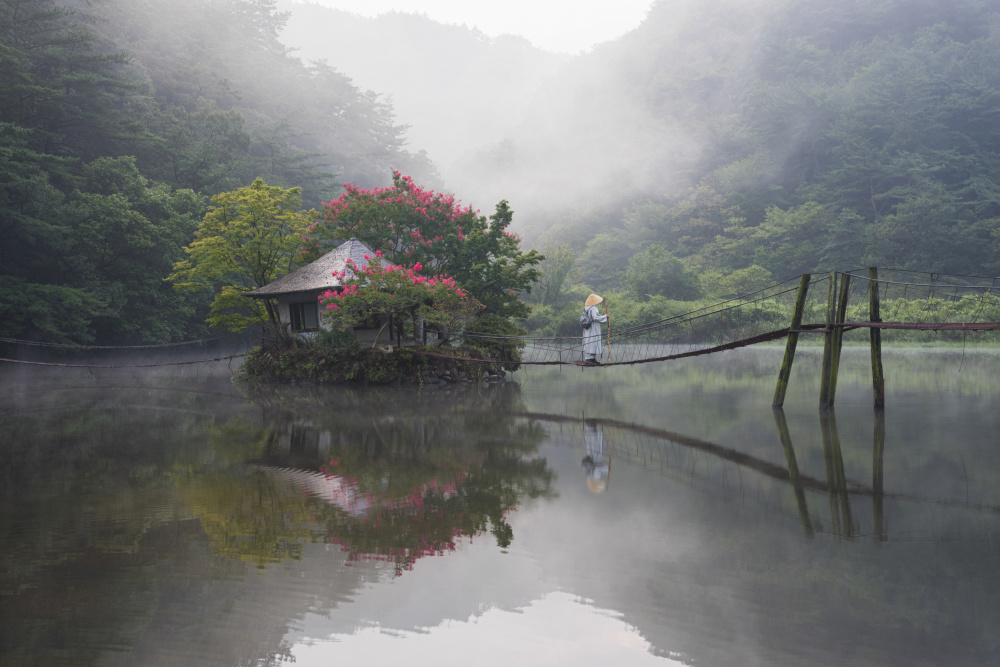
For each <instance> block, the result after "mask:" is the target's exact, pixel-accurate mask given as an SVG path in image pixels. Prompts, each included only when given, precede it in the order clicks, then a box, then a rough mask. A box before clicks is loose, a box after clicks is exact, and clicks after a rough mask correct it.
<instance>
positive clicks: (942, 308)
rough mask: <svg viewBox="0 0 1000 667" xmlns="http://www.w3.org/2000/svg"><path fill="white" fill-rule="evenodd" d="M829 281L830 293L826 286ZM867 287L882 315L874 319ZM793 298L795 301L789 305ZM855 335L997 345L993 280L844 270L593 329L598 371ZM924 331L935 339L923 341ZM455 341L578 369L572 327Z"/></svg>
mask: <svg viewBox="0 0 1000 667" xmlns="http://www.w3.org/2000/svg"><path fill="white" fill-rule="evenodd" d="M831 280H832V281H833V284H834V287H835V288H836V289H831ZM873 285H874V286H875V290H874V292H875V294H874V298H875V300H876V303H879V304H881V315H882V316H879V317H874V318H873V316H872V314H871V313H872V311H871V305H872V291H873V290H872V286H873ZM824 287H825V288H826V289H824ZM838 290H839V292H840V293H839V294H836V292H837V291H838ZM800 297H803V298H802V303H799V304H797V300H798V299H799V298H800ZM835 297H837V298H836V300H838V301H840V302H842V303H843V304H844V312H843V313H842V314H841V317H840V318H839V319H838V318H834V319H832V320H830V321H828V312H829V311H830V310H831V308H834V306H835V304H834V300H835ZM797 307H798V308H799V310H800V319H799V324H798V325H797V326H794V327H793V326H791V325H790V322H791V321H792V320H793V314H794V311H795V310H796V308H797ZM830 314H831V315H833V314H835V313H830ZM609 324H610V327H609V326H608V325H609ZM792 324H794V322H792ZM609 328H610V331H609ZM859 328H865V329H878V330H881V332H882V333H881V335H882V336H884V337H885V339H886V340H891V341H904V342H905V341H913V342H924V341H930V340H944V341H961V340H963V337H964V336H965V335H966V334H968V333H969V332H976V333H977V334H979V335H980V340H989V341H1000V278H993V277H981V276H955V275H947V274H941V273H928V272H918V271H910V270H904V269H882V270H881V274H879V273H878V272H876V273H874V274H871V273H867V272H864V273H863V272H861V271H858V270H851V271H845V272H831V273H829V274H823V275H818V276H813V275H808V282H807V283H805V294H803V283H802V277H796V278H793V279H790V280H786V281H784V282H782V283H778V284H776V285H771V286H769V287H766V288H763V289H760V290H757V291H755V292H752V293H749V294H744V295H741V296H739V297H735V298H732V299H728V300H725V301H721V302H718V303H714V304H710V305H707V306H703V307H700V308H697V309H694V310H690V311H686V312H683V313H679V314H677V315H674V316H671V317H667V318H663V319H659V320H655V321H651V322H646V323H643V324H639V325H634V326H628V327H623V328H618V327H616V326H615V317H614V312H613V311H612V313H611V318H610V322H609V323H608V324H605V325H603V329H602V332H601V337H602V339H601V343H602V348H603V350H602V357H601V359H600V361H601V364H602V365H604V366H619V365H628V364H640V363H651V362H658V361H669V360H674V359H682V358H686V357H692V356H698V355H703V354H712V353H715V352H722V351H725V350H732V349H736V348H739V347H746V346H749V345H756V344H759V343H766V342H773V341H776V340H780V339H782V338H785V337H787V336H788V335H789V333H793V334H809V333H813V334H823V335H825V334H827V333H829V332H831V331H832V330H834V329H840V330H842V331H843V332H846V331H850V330H853V329H859ZM931 332H939V333H938V335H937V336H936V337H929V336H930V335H931ZM461 336H462V337H463V338H464V339H465V340H466V341H468V342H471V343H473V344H475V343H479V344H483V343H494V344H503V343H507V344H510V343H516V344H517V345H519V346H521V348H522V349H521V361H520V363H522V364H525V365H560V364H573V365H579V364H580V363H582V361H583V358H584V346H585V340H584V336H583V332H582V330H581V335H579V336H564V337H534V336H494V335H490V334H484V333H477V332H463V333H462V334H461ZM841 336H842V334H841ZM837 344H838V345H839V344H840V342H839V341H838V343H837Z"/></svg>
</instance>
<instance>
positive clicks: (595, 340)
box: [583, 306, 608, 359]
mask: <svg viewBox="0 0 1000 667" xmlns="http://www.w3.org/2000/svg"><path fill="white" fill-rule="evenodd" d="M584 312H586V313H590V319H591V320H593V324H591V325H590V328H589V329H584V330H583V357H584V359H586V358H588V357H599V356H601V354H602V353H603V352H604V346H603V345H602V344H601V341H602V339H601V323H603V322H607V321H608V316H607V315H601V312H600V311H599V310H597V306H587V308H586V309H585V311H584Z"/></svg>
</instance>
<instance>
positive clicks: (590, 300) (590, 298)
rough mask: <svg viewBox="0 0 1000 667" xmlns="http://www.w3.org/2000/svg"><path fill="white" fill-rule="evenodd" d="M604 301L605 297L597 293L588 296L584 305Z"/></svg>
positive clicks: (592, 304)
mask: <svg viewBox="0 0 1000 667" xmlns="http://www.w3.org/2000/svg"><path fill="white" fill-rule="evenodd" d="M602 301H604V298H603V297H599V296H597V295H596V294H591V295H590V296H588V297H587V300H586V301H585V302H584V304H583V305H585V306H596V305H597V304H599V303H600V302H602Z"/></svg>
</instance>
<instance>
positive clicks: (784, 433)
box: [774, 408, 813, 538]
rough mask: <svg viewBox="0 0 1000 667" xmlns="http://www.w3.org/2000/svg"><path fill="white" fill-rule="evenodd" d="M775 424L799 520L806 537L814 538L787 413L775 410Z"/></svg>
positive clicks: (778, 409)
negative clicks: (786, 418)
mask: <svg viewBox="0 0 1000 667" xmlns="http://www.w3.org/2000/svg"><path fill="white" fill-rule="evenodd" d="M774 423H775V424H776V425H777V427H778V438H779V439H780V440H781V448H782V449H783V450H785V463H786V464H787V465H788V479H789V480H790V481H791V482H792V488H793V489H794V491H795V504H796V505H797V506H798V508H799V520H800V521H801V522H802V529H803V530H804V531H805V533H806V537H809V538H811V537H812V536H813V526H812V519H810V518H809V506H808V505H806V492H805V489H803V488H802V477H801V476H800V475H799V464H798V461H796V460H795V450H794V449H793V448H792V437H791V435H789V433H788V422H787V421H786V420H785V411H784V410H782V409H780V408H777V409H775V410H774Z"/></svg>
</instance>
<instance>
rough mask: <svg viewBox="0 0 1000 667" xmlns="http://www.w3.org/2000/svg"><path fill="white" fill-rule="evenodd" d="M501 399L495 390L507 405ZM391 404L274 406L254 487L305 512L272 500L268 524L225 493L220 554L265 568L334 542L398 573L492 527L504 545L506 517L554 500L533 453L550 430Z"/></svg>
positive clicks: (254, 506)
mask: <svg viewBox="0 0 1000 667" xmlns="http://www.w3.org/2000/svg"><path fill="white" fill-rule="evenodd" d="M505 391H506V392H508V393H509V391H510V389H509V388H508V389H506V390H505V389H503V388H496V389H494V390H493V392H494V393H496V394H498V395H499V398H500V399H501V400H503V398H504V397H503V396H502V392H505ZM393 400H394V401H397V403H395V404H394V405H393V406H392V408H393V409H392V410H391V411H390V410H386V409H385V407H386V406H384V405H380V404H379V402H378V401H377V400H376V401H374V402H373V403H372V402H369V403H368V404H367V405H366V406H365V408H366V409H361V407H360V406H357V405H354V406H351V408H350V409H338V408H337V407H333V406H324V407H323V408H322V409H312V410H304V409H303V408H302V406H301V404H300V405H298V406H296V407H295V408H291V407H287V406H285V407H270V408H269V409H267V410H266V420H265V424H264V426H263V427H262V432H263V433H264V434H265V435H263V436H262V440H263V441H264V442H265V446H264V448H263V452H262V454H261V456H260V457H259V458H257V459H255V461H254V463H255V464H256V465H257V469H258V470H259V471H261V473H262V474H263V475H264V476H266V478H267V479H268V480H269V484H266V485H264V484H258V486H257V487H255V489H263V488H269V489H273V492H274V493H275V494H278V495H280V496H281V497H282V498H288V497H298V498H299V500H298V503H299V504H298V506H297V508H296V510H295V511H292V510H291V509H290V508H289V507H287V506H286V504H285V503H284V502H283V501H278V500H275V501H274V502H272V503H271V505H272V506H273V507H274V508H275V512H274V513H273V520H268V519H267V518H264V517H262V515H261V510H260V509H259V508H260V507H261V506H262V505H267V504H268V503H266V502H257V501H251V502H248V503H244V504H239V505H238V504H237V503H236V502H234V500H233V498H236V497H239V494H234V493H232V492H225V493H221V494H218V500H219V502H220V503H222V504H223V505H224V506H225V507H227V508H228V515H229V516H230V517H231V519H230V524H229V528H228V529H227V528H223V527H222V526H219V525H218V524H213V525H214V526H216V527H217V530H218V531H219V532H218V534H217V537H216V539H217V541H218V543H219V545H220V546H219V549H220V553H227V554H229V555H234V556H238V557H246V555H247V552H248V550H253V551H254V553H255V554H256V557H255V558H253V560H256V562H258V563H259V564H264V563H266V562H273V560H274V559H280V558H283V557H287V555H294V554H292V553H289V552H288V545H290V544H295V543H298V542H300V541H302V540H303V539H312V540H318V541H323V542H327V543H332V544H336V545H338V546H339V547H340V548H341V550H343V551H344V552H346V554H347V558H348V559H349V560H350V561H356V560H384V561H389V562H391V563H393V565H394V568H395V571H396V573H397V574H398V573H400V572H401V571H402V570H404V569H409V568H412V566H413V563H414V562H415V561H416V560H417V559H418V558H420V557H423V556H427V555H434V554H442V553H444V552H446V551H450V550H453V549H454V548H455V544H456V540H457V539H460V538H471V537H474V536H476V535H478V534H481V533H484V532H486V531H489V532H490V533H491V534H492V535H493V536H494V537H495V538H496V541H497V544H498V545H499V546H501V547H507V546H508V545H509V544H510V543H511V541H512V539H513V531H512V529H511V527H510V525H509V524H508V523H507V521H506V516H507V514H508V513H509V512H510V511H511V510H513V509H514V508H516V507H517V506H518V505H519V504H520V502H521V501H522V500H523V499H530V498H538V497H542V496H548V495H550V494H551V484H552V472H551V471H550V470H549V469H548V468H547V466H546V464H545V461H544V459H540V458H537V456H536V452H537V448H538V445H539V443H540V442H541V440H542V438H543V437H544V431H543V430H542V429H541V428H539V427H538V426H537V425H535V424H533V423H532V422H531V421H530V420H525V419H523V418H518V417H512V416H509V413H504V412H501V411H496V412H493V411H490V412H486V413H481V412H477V413H475V414H468V413H466V414H462V412H461V411H458V410H456V409H455V406H454V405H451V406H450V410H449V411H448V412H446V413H444V414H441V413H440V412H435V411H431V413H430V414H427V412H425V410H426V406H423V405H419V404H417V405H412V406H406V405H400V404H399V403H398V400H399V396H398V395H395V396H394V398H393ZM281 483H284V489H286V490H285V491H284V492H281V491H279V490H278V489H279V488H280V487H281ZM289 488H294V489H296V490H297V491H298V492H299V493H298V494H295V493H290V492H289V491H288V490H287V489H289ZM213 493H214V491H213ZM251 495H252V494H251ZM240 507H243V510H242V511H241V510H240ZM221 513H227V512H221ZM212 514H213V516H216V517H217V516H219V515H220V512H214V513H212ZM266 516H271V515H270V514H265V517H266ZM290 517H295V519H296V520H295V521H289V518H290ZM306 517H308V519H309V526H310V530H311V531H312V532H311V534H309V535H308V536H307V535H304V534H302V533H301V532H299V531H298V530H297V529H296V528H294V526H306V522H305V521H304V519H305V518H306ZM265 526H267V527H266V528H265ZM213 530H214V529H213ZM210 532H213V531H210ZM213 534H216V533H214V532H213Z"/></svg>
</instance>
